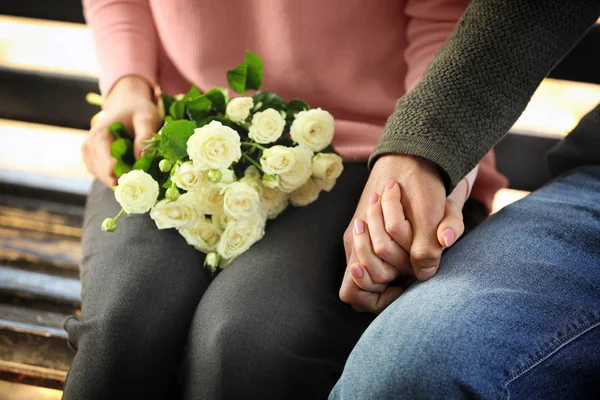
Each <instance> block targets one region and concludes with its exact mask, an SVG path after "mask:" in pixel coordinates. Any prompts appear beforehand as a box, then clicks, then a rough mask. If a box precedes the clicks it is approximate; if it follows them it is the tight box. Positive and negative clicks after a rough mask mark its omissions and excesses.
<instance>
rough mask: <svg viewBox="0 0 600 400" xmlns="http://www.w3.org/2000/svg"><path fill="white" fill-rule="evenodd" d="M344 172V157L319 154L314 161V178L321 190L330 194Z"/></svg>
mask: <svg viewBox="0 0 600 400" xmlns="http://www.w3.org/2000/svg"><path fill="white" fill-rule="evenodd" d="M342 171H344V164H343V163H342V157H340V156H338V155H337V154H333V153H319V154H317V155H316V156H314V157H313V159H312V176H313V178H315V180H316V184H317V186H318V187H319V189H321V190H325V191H326V192H329V191H330V190H331V189H333V187H334V186H335V182H336V180H337V179H338V178H339V177H340V175H341V174H342Z"/></svg>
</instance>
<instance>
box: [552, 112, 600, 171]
mask: <svg viewBox="0 0 600 400" xmlns="http://www.w3.org/2000/svg"><path fill="white" fill-rule="evenodd" d="M590 164H597V165H600V104H598V105H597V106H596V107H595V108H594V109H593V110H591V111H590V112H589V113H587V114H586V115H585V117H583V118H582V119H581V121H580V122H579V124H577V126H576V127H575V129H573V130H572V131H571V133H569V135H568V136H567V137H566V138H565V139H564V140H563V141H561V142H560V143H559V144H558V145H556V146H555V147H554V148H553V149H552V150H550V152H549V153H548V170H549V171H550V174H551V175H552V177H555V176H558V175H560V174H562V173H565V172H567V171H569V170H571V169H574V168H577V167H580V166H583V165H590Z"/></svg>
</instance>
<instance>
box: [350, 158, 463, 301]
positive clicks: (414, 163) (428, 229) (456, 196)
mask: <svg viewBox="0 0 600 400" xmlns="http://www.w3.org/2000/svg"><path fill="white" fill-rule="evenodd" d="M396 183H397V184H396ZM467 186H468V185H467V183H466V181H463V182H461V184H460V185H459V186H458V187H457V188H456V190H455V191H454V192H453V193H452V195H451V196H449V197H448V198H446V193H445V189H444V185H443V183H442V180H441V178H440V177H439V175H438V172H437V170H436V168H435V166H434V165H433V164H432V163H430V162H429V161H426V160H424V159H421V158H418V157H413V156H407V155H388V156H384V157H382V158H380V159H379V160H378V161H377V162H376V164H375V166H374V168H373V171H372V172H371V176H370V177H369V180H368V181H367V184H366V185H365V189H364V191H363V194H362V196H361V199H360V201H359V204H358V206H357V210H356V213H355V215H354V218H353V223H352V224H351V225H350V226H349V227H348V229H347V230H346V232H345V234H344V246H345V250H346V258H347V260H348V268H347V269H346V274H345V276H344V281H343V283H342V287H341V289H340V298H341V299H342V300H343V301H345V302H347V303H350V304H352V305H353V306H354V308H355V309H357V310H362V311H370V312H380V311H382V310H383V309H384V308H385V307H387V306H388V305H389V304H390V303H391V302H392V301H394V300H395V299H396V298H397V297H398V296H400V294H401V293H402V288H401V287H398V286H388V284H389V283H390V282H391V281H393V280H394V279H396V278H397V277H398V276H399V275H408V274H411V273H412V274H414V275H415V276H416V277H417V278H418V279H421V280H426V279H429V278H431V277H432V276H433V275H434V274H435V272H436V271H437V268H438V266H439V262H440V257H441V254H442V250H443V248H444V247H449V246H451V245H452V244H453V243H454V241H455V240H456V239H457V238H458V237H459V236H460V235H461V234H462V232H463V225H462V205H463V204H464V202H465V200H466V195H467V192H468V188H467ZM384 187H385V189H386V190H385V192H384V193H383V196H379V195H378V194H377V193H382V192H383V189H384ZM365 215H366V219H363V218H364V217H363V216H365ZM357 217H358V218H357ZM365 220H366V221H368V224H366V223H365ZM369 226H370V227H369ZM353 231H354V232H353ZM365 233H366V234H365Z"/></svg>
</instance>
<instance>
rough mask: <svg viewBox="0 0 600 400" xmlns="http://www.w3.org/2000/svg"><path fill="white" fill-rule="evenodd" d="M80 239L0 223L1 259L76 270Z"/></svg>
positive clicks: (12, 262) (0, 260) (79, 256)
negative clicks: (11, 227) (4, 225)
mask: <svg viewBox="0 0 600 400" xmlns="http://www.w3.org/2000/svg"><path fill="white" fill-rule="evenodd" d="M80 259H81V245H80V241H79V239H75V238H72V237H71V238H70V237H64V236H60V235H55V234H48V233H40V232H35V231H25V230H19V229H7V228H3V227H1V226H0V262H2V261H4V262H8V263H11V264H15V263H31V264H44V265H48V266H54V267H57V268H62V269H66V270H71V271H77V266H78V265H79V260H80Z"/></svg>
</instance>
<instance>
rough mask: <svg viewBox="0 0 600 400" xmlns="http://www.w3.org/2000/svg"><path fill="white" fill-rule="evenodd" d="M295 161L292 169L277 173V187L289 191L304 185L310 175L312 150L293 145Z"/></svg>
mask: <svg viewBox="0 0 600 400" xmlns="http://www.w3.org/2000/svg"><path fill="white" fill-rule="evenodd" d="M294 152H295V153H296V157H295V158H296V162H295V163H294V166H293V167H292V169H291V170H290V171H288V172H286V173H284V174H281V175H279V178H280V180H279V185H278V187H279V189H280V190H283V191H284V192H286V193H291V192H293V191H294V190H296V189H298V188H299V187H300V186H302V185H304V184H305V183H306V181H307V180H308V179H309V178H310V176H311V175H312V151H310V150H308V149H307V148H305V147H302V146H297V147H294Z"/></svg>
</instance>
